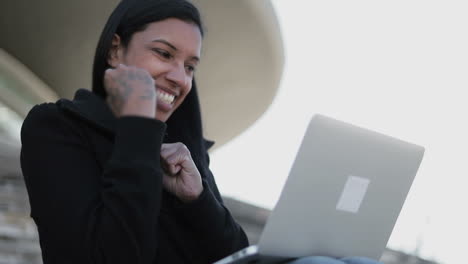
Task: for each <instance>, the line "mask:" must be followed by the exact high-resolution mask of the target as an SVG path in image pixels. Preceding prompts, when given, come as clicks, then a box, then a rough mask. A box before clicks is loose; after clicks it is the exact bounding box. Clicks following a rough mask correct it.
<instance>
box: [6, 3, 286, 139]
mask: <svg viewBox="0 0 468 264" xmlns="http://www.w3.org/2000/svg"><path fill="white" fill-rule="evenodd" d="M193 2H194V3H195V4H196V5H197V6H198V7H199V8H200V11H201V14H202V17H203V19H204V23H205V27H206V37H205V40H204V47H203V52H202V53H203V54H202V63H201V64H200V67H199V70H198V72H197V76H196V78H197V81H198V86H199V90H200V91H199V93H200V97H201V104H202V114H203V118H204V125H205V134H206V137H207V138H209V139H213V140H215V141H217V143H218V144H217V146H220V145H222V144H224V143H225V142H227V141H229V140H230V139H232V138H233V137H235V136H237V135H239V134H240V133H241V132H242V131H244V130H245V129H246V128H247V127H249V126H250V125H251V124H253V123H254V122H255V121H256V120H257V119H258V118H259V117H260V116H261V115H262V114H263V113H264V111H265V110H266V109H267V108H268V106H269V105H270V104H271V102H272V100H273V98H274V95H275V94H276V91H277V88H278V86H279V81H280V78H281V73H282V68H283V60H284V59H283V46H282V39H281V35H280V30H279V27H278V22H277V20H276V16H275V13H274V10H273V7H272V5H271V3H270V2H269V1H268V0H255V1H251V0H237V1H227V0H223V1H220V0H194V1H193ZM117 3H118V1H117V0H101V1H93V0H80V1H63V0H43V1H29V0H15V1H7V2H5V3H3V4H2V9H1V10H0V36H2V37H1V38H0V48H3V49H4V50H5V51H6V52H8V53H9V54H10V55H12V56H13V57H15V58H16V59H17V60H18V61H20V62H21V63H22V64H24V65H25V66H26V67H27V68H29V69H30V70H31V72H33V73H34V74H35V75H36V76H37V77H38V79H39V82H38V83H42V82H43V84H38V86H37V87H39V86H40V87H41V88H37V87H30V89H36V91H35V92H33V93H32V94H36V95H37V91H39V90H40V91H42V93H47V94H48V95H51V94H54V93H56V94H57V95H58V96H60V97H67V98H71V97H72V95H73V93H74V91H75V90H76V89H77V88H82V87H86V88H89V87H90V86H91V70H92V59H93V55H94V50H95V46H96V44H97V39H98V37H99V34H100V32H101V30H102V28H103V26H104V23H105V21H106V19H107V17H108V16H109V14H110V12H111V11H112V9H113V8H114V7H115V6H116V5H117ZM44 84H45V85H44ZM44 86H48V87H50V89H51V90H52V91H48V92H46V89H45V88H44ZM38 89H39V90H38ZM45 97H47V96H45ZM36 98H40V97H37V96H36ZM39 102H40V100H39V99H38V101H37V102H35V103H39ZM20 114H23V113H20Z"/></svg>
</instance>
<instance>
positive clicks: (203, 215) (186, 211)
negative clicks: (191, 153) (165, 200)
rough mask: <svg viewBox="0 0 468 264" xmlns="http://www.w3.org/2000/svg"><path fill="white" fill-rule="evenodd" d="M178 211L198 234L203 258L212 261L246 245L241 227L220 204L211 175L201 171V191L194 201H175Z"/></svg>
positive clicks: (219, 196)
mask: <svg viewBox="0 0 468 264" xmlns="http://www.w3.org/2000/svg"><path fill="white" fill-rule="evenodd" d="M177 211H178V213H179V214H180V215H181V216H182V217H183V218H184V219H185V221H186V223H187V225H189V226H191V227H192V228H193V230H194V232H197V235H198V237H200V243H202V244H205V245H206V246H202V247H201V248H204V249H206V252H205V256H206V257H207V258H208V259H207V260H208V261H209V262H210V263H211V262H215V261H217V260H219V259H222V258H224V257H226V256H228V255H230V254H232V253H234V252H236V251H238V250H241V249H243V248H245V247H247V246H248V245H249V241H248V239H247V236H246V234H245V232H244V230H243V229H242V227H241V226H240V225H239V224H238V223H237V222H236V221H235V219H234V218H233V217H232V216H231V214H230V213H229V210H228V209H227V208H226V207H225V206H224V204H223V200H222V198H221V195H220V193H219V191H218V188H217V186H216V182H215V180H214V177H213V174H212V173H211V171H210V170H209V169H206V170H205V175H204V177H203V192H202V193H201V195H200V196H199V197H198V199H197V200H195V201H193V202H190V203H182V202H181V203H179V206H178V208H177Z"/></svg>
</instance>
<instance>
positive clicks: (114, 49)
mask: <svg viewBox="0 0 468 264" xmlns="http://www.w3.org/2000/svg"><path fill="white" fill-rule="evenodd" d="M122 56H123V47H122V45H121V42H120V37H119V35H117V34H114V36H113V37H112V44H111V47H110V49H109V54H107V63H108V64H109V65H110V66H111V67H112V68H116V67H117V66H118V65H119V64H120V63H121V60H122Z"/></svg>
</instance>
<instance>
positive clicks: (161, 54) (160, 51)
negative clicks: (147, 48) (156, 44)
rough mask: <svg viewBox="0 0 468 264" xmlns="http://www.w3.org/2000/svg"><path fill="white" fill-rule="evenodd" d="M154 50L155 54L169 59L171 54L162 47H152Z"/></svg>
mask: <svg viewBox="0 0 468 264" xmlns="http://www.w3.org/2000/svg"><path fill="white" fill-rule="evenodd" d="M152 50H153V51H154V52H156V53H157V54H159V55H160V56H161V57H163V58H165V59H170V58H172V54H171V53H169V52H167V51H165V50H163V49H152Z"/></svg>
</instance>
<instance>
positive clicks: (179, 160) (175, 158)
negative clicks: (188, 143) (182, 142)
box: [166, 150, 196, 170]
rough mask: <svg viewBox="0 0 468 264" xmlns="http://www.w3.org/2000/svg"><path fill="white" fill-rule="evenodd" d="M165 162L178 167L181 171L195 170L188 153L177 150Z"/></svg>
mask: <svg viewBox="0 0 468 264" xmlns="http://www.w3.org/2000/svg"><path fill="white" fill-rule="evenodd" d="M166 162H167V163H168V164H170V165H180V166H181V167H182V169H186V170H193V169H194V168H196V166H195V163H194V162H193V160H192V156H191V155H190V152H188V151H185V150H178V151H177V152H175V153H174V154H172V155H170V156H168V157H167V159H166Z"/></svg>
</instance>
